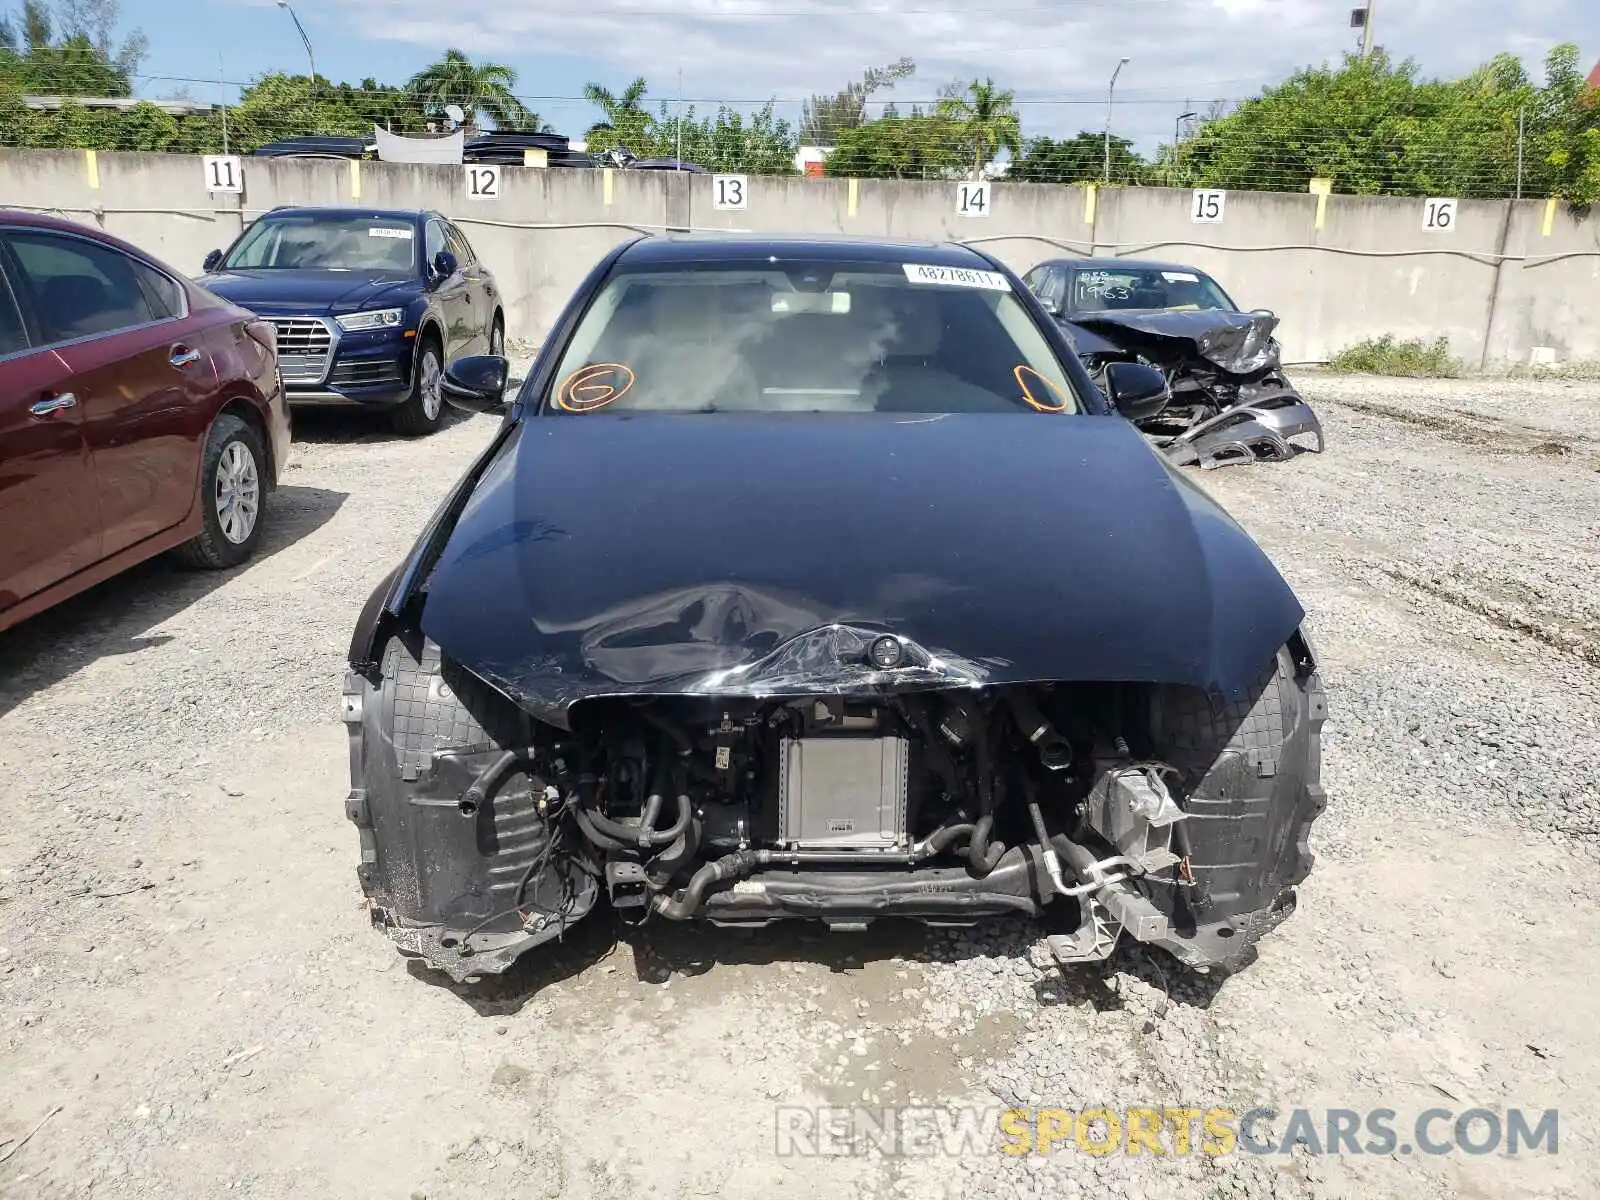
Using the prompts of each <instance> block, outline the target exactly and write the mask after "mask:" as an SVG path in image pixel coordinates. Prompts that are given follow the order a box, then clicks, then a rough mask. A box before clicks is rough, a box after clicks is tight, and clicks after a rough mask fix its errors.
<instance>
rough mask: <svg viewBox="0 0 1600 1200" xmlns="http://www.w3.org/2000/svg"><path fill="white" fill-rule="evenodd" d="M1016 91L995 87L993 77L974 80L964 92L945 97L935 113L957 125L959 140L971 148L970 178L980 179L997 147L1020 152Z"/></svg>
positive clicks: (996, 151)
mask: <svg viewBox="0 0 1600 1200" xmlns="http://www.w3.org/2000/svg"><path fill="white" fill-rule="evenodd" d="M1016 98H1017V94H1016V93H1015V92H1002V91H999V90H997V89H996V88H995V86H994V80H993V79H985V80H984V81H983V82H982V83H979V82H978V81H977V80H976V79H974V80H973V81H972V82H971V83H970V84H968V85H967V90H966V92H965V93H964V94H960V95H954V96H945V97H944V98H943V99H941V100H940V101H939V108H938V113H939V116H941V117H944V118H945V119H946V120H948V121H953V122H955V123H956V124H957V125H958V126H960V128H961V140H962V141H963V142H964V143H965V144H966V145H967V146H968V147H969V148H970V149H971V150H972V177H973V178H974V179H981V178H982V177H983V168H984V167H985V166H987V165H988V164H989V163H990V162H992V161H994V158H995V156H996V155H997V154H999V153H1000V151H1001V150H1009V151H1011V153H1012V154H1013V155H1019V154H1021V153H1022V123H1021V121H1020V120H1019V119H1018V117H1017V108H1016Z"/></svg>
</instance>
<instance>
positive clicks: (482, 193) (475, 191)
mask: <svg viewBox="0 0 1600 1200" xmlns="http://www.w3.org/2000/svg"><path fill="white" fill-rule="evenodd" d="M467 199H469V200H498V199H500V168H499V167H494V166H485V165H483V164H482V163H480V164H478V165H477V166H471V167H468V168H467Z"/></svg>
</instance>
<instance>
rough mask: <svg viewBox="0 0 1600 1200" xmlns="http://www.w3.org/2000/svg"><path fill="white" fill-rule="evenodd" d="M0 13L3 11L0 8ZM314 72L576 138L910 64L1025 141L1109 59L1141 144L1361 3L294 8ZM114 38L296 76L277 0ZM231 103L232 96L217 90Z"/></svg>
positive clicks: (1467, 61) (1422, 5)
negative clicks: (496, 84)
mask: <svg viewBox="0 0 1600 1200" xmlns="http://www.w3.org/2000/svg"><path fill="white" fill-rule="evenodd" d="M0 2H3V0H0ZM292 2H293V3H294V7H295V11H296V12H297V13H298V14H299V16H300V20H301V22H302V23H303V24H304V25H305V27H306V32H307V33H308V34H309V35H310V37H311V40H312V44H313V48H314V49H315V51H316V55H317V68H318V71H319V73H321V74H322V75H324V76H325V77H328V78H331V79H335V80H345V81H349V82H356V81H358V80H359V79H361V78H362V77H363V76H368V75H370V76H373V77H375V78H377V79H379V80H380V81H385V82H398V81H400V80H403V79H404V78H405V77H407V76H408V75H410V74H411V73H412V72H414V71H415V70H416V69H417V68H418V67H420V66H422V65H424V64H425V63H427V62H428V61H430V60H431V59H433V58H436V57H438V55H439V54H440V53H441V52H442V50H443V49H444V48H445V47H446V46H452V45H453V46H458V47H460V48H461V49H463V50H466V51H467V52H468V53H470V54H472V55H473V56H474V57H488V58H492V59H494V60H496V61H500V62H505V63H508V64H510V65H511V66H513V67H514V68H516V70H517V72H518V73H519V76H520V80H519V83H518V86H517V89H516V90H517V91H518V93H519V94H521V95H523V96H524V97H525V99H526V102H527V103H528V105H529V107H531V108H533V109H534V110H535V111H537V112H539V113H540V114H541V115H542V116H544V117H545V119H546V120H548V121H550V122H552V123H553V124H554V125H555V126H556V128H557V129H558V130H559V131H561V132H564V133H568V134H570V135H571V136H579V135H581V132H582V130H583V128H584V127H585V126H586V125H587V124H588V123H589V122H590V121H591V120H592V119H593V109H592V108H591V107H590V106H589V105H587V104H586V103H585V102H584V101H582V100H581V99H580V98H579V97H580V95H581V92H582V88H583V84H584V83H585V82H586V81H588V80H591V79H593V80H598V81H600V82H602V83H604V84H606V85H607V86H609V87H612V88H613V89H620V88H621V87H623V86H625V85H626V83H627V82H628V81H629V80H630V79H631V78H633V76H635V75H644V76H645V77H646V78H647V79H648V80H649V81H650V85H651V90H650V95H651V97H652V98H655V99H668V100H673V99H675V98H676V95H677V91H678V74H679V71H680V70H681V71H682V75H683V88H684V94H685V95H686V96H687V97H688V98H689V99H690V100H696V101H699V102H700V107H701V108H715V106H716V101H718V100H727V101H730V102H739V103H741V105H742V104H743V103H745V102H756V101H761V100H764V99H766V98H767V97H776V98H777V99H778V101H779V105H778V109H779V113H780V115H782V116H786V117H789V118H790V119H791V120H794V119H797V118H798V116H799V109H800V101H801V100H802V99H803V98H804V97H805V96H806V95H808V94H809V93H810V92H812V91H828V90H833V89H836V88H837V87H839V86H840V85H841V84H842V83H844V82H845V81H846V80H848V79H850V78H853V77H855V76H857V75H859V74H860V72H861V70H862V69H863V68H865V67H867V66H869V65H873V64H879V63H884V62H889V61H892V60H893V59H895V58H897V57H899V56H901V55H909V56H911V57H912V58H914V59H915V60H916V62H917V64H918V72H917V76H916V77H915V78H914V79H912V80H909V81H906V82H904V83H901V84H900V85H898V86H897V87H896V88H895V90H894V91H893V92H892V93H885V95H884V98H885V99H889V98H892V99H895V100H897V101H899V102H900V103H901V104H902V105H905V104H908V103H910V102H912V101H915V100H919V99H922V100H925V99H928V98H930V97H932V96H933V95H935V94H936V92H937V90H938V87H939V85H940V84H941V83H944V82H945V81H947V80H950V79H953V78H971V77H974V76H985V75H989V76H993V77H994V78H995V80H996V82H997V83H999V84H1001V85H1002V86H1005V87H1010V88H1013V89H1014V90H1015V91H1016V92H1017V95H1018V101H1019V107H1020V109H1021V111H1022V116H1023V126H1024V133H1046V134H1054V135H1060V134H1070V133H1073V132H1076V131H1077V130H1078V129H1080V128H1086V129H1092V130H1096V131H1098V130H1099V129H1100V128H1101V125H1102V122H1103V121H1104V119H1105V89H1106V82H1107V80H1108V79H1109V77H1110V74H1111V71H1112V68H1113V67H1115V66H1116V62H1117V59H1118V58H1119V57H1121V56H1123V55H1127V56H1129V57H1130V59H1131V60H1132V61H1131V62H1130V63H1129V64H1128V65H1127V66H1126V67H1125V68H1124V69H1123V71H1122V74H1121V77H1120V78H1119V80H1118V82H1117V90H1116V108H1115V112H1114V127H1115V129H1116V131H1117V132H1118V133H1121V134H1124V135H1126V136H1130V137H1134V138H1135V139H1136V140H1137V141H1139V142H1140V143H1141V145H1144V146H1149V145H1151V144H1153V143H1154V142H1156V141H1158V140H1161V139H1162V138H1163V137H1165V138H1168V139H1170V137H1171V136H1172V127H1173V120H1174V118H1175V117H1176V116H1177V115H1178V114H1179V113H1180V112H1182V111H1183V110H1184V107H1185V102H1188V103H1189V105H1190V106H1191V107H1203V106H1204V103H1205V102H1206V101H1209V100H1211V99H1215V98H1227V99H1238V98H1241V97H1244V96H1248V95H1250V94H1252V93H1253V92H1255V91H1257V90H1259V89H1260V88H1261V87H1262V86H1263V85H1265V84H1268V83H1271V82H1273V81H1274V80H1276V79H1278V78H1281V77H1282V76H1283V75H1284V74H1286V73H1288V72H1289V71H1292V70H1293V69H1295V68H1296V67H1298V66H1302V65H1306V64H1310V63H1320V62H1323V61H1326V60H1332V59H1336V58H1337V56H1338V55H1339V53H1340V52H1341V51H1344V50H1346V49H1351V48H1353V47H1354V45H1355V39H1354V36H1353V31H1351V30H1350V29H1349V25H1348V20H1349V10H1350V8H1351V6H1352V5H1353V4H1354V3H1356V2H1357V0H968V2H965V3H963V2H961V0H524V2H523V3H517V2H516V0H512V2H511V3H504V2H500V3H496V2H494V0H491V2H490V3H487V4H483V5H478V6H460V5H451V4H429V3H427V2H426V0H421V2H419V0H292ZM1375 11H1376V24H1375V29H1376V31H1377V41H1378V42H1379V43H1380V44H1382V45H1383V46H1385V47H1386V48H1387V49H1388V50H1389V52H1390V53H1391V54H1392V55H1394V56H1395V57H1406V56H1410V57H1414V58H1416V59H1417V60H1418V61H1419V62H1420V64H1421V65H1422V68H1423V70H1424V72H1425V73H1428V74H1453V73H1459V72H1460V71H1463V70H1466V69H1468V68H1470V67H1472V66H1473V65H1476V64H1477V63H1479V62H1482V61H1484V60H1486V59H1487V58H1489V57H1490V56H1491V55H1493V54H1494V53H1495V52H1497V51H1500V50H1511V51H1512V52H1514V53H1516V54H1519V55H1521V56H1522V57H1523V58H1524V59H1525V60H1526V61H1527V62H1528V63H1529V65H1530V68H1531V69H1533V70H1534V72H1535V74H1536V76H1537V73H1538V67H1539V64H1540V63H1541V61H1542V59H1543V56H1544V54H1545V52H1546V51H1547V50H1548V49H1549V48H1550V47H1551V46H1552V45H1554V44H1556V43H1558V42H1562V41H1574V42H1577V43H1578V44H1579V46H1580V48H1581V49H1582V51H1583V54H1584V61H1585V69H1587V67H1588V65H1591V63H1592V60H1593V59H1594V58H1595V57H1597V56H1600V3H1595V2H1594V0H1519V3H1517V4H1514V5H1508V4H1505V3H1504V2H1503V0H1403V2H1402V0H1378V4H1377V5H1376V9H1375ZM123 18H124V24H125V26H127V27H129V28H132V27H138V28H141V29H143V30H144V32H145V33H146V35H147V36H148V37H149V39H150V45H151V52H150V56H149V58H148V59H147V60H146V63H145V65H144V67H143V73H144V74H145V75H146V76H147V78H145V79H142V80H140V81H139V90H140V92H141V94H144V95H151V96H159V95H167V94H171V93H172V92H174V91H176V90H177V89H178V88H179V87H182V86H187V87H188V88H189V91H190V92H191V94H192V95H193V96H194V97H195V98H196V99H202V100H209V99H215V98H218V96H219V94H220V91H219V89H218V87H217V86H216V85H215V84H209V85H208V84H201V83H189V84H187V85H184V84H181V83H178V82H175V81H173V80H172V79H169V78H161V77H181V78H189V79H193V78H203V79H207V80H212V79H216V78H217V77H218V76H219V73H220V75H221V76H222V77H223V78H225V79H228V80H248V79H250V78H251V77H252V76H254V75H258V74H260V73H262V72H265V71H270V70H289V71H304V70H305V69H306V67H305V50H304V48H303V47H302V45H301V43H300V39H299V37H298V35H297V34H296V33H295V30H294V25H293V23H292V22H291V21H290V19H289V15H288V14H287V13H286V12H284V11H283V10H282V9H280V8H278V7H277V6H276V2H275V0H187V2H186V3H182V4H179V3H175V2H174V0H123ZM224 90H225V91H226V93H227V96H228V98H229V99H232V98H235V97H236V95H237V89H234V88H228V89H224Z"/></svg>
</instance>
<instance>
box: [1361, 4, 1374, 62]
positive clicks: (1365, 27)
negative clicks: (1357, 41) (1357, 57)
mask: <svg viewBox="0 0 1600 1200" xmlns="http://www.w3.org/2000/svg"><path fill="white" fill-rule="evenodd" d="M1375 7H1377V0H1367V19H1366V21H1365V22H1363V23H1362V26H1361V57H1362V59H1366V58H1367V57H1369V56H1370V55H1371V54H1372V10H1373V9H1374V8H1375Z"/></svg>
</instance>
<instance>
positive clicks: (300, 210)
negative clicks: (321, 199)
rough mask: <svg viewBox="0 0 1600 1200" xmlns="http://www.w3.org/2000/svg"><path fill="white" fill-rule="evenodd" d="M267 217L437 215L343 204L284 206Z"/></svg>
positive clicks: (422, 210)
mask: <svg viewBox="0 0 1600 1200" xmlns="http://www.w3.org/2000/svg"><path fill="white" fill-rule="evenodd" d="M263 215H265V216H268V217H354V218H356V219H357V220H359V219H361V218H362V217H369V218H372V219H374V220H378V221H421V220H424V219H425V218H427V217H432V216H436V215H437V214H436V213H434V212H432V211H431V210H429V209H425V208H362V207H359V206H354V205H344V204H337V205H335V204H285V205H281V206H280V207H278V208H270V209H268V210H267V211H266V213H265V214H263Z"/></svg>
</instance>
